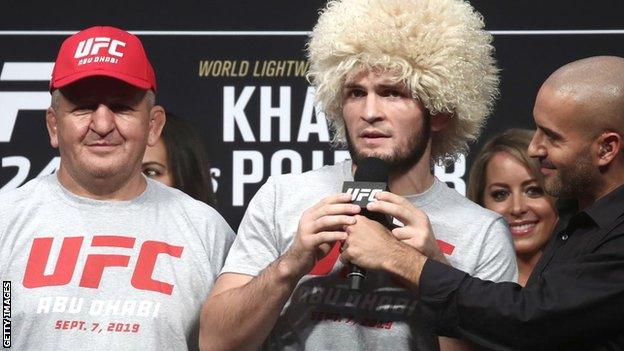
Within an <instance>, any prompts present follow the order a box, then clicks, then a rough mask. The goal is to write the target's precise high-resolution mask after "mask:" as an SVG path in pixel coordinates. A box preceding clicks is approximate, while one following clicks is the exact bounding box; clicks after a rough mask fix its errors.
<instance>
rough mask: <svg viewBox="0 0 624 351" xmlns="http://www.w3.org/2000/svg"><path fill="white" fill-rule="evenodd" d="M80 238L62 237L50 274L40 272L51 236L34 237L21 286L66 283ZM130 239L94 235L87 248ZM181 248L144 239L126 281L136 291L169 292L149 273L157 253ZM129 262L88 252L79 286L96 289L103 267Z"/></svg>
mask: <svg viewBox="0 0 624 351" xmlns="http://www.w3.org/2000/svg"><path fill="white" fill-rule="evenodd" d="M83 239H84V237H82V236H76V237H67V238H64V239H63V245H62V246H61V251H60V253H59V256H58V259H57V261H56V265H55V268H54V272H53V273H52V274H50V275H45V273H44V271H45V267H46V264H47V262H48V260H49V259H50V249H51V248H52V241H53V240H54V238H36V239H34V240H33V244H32V247H31V249H30V254H29V256H28V263H27V264H26V272H25V273H24V280H23V282H22V283H23V284H24V287H26V288H29V289H32V288H40V287H44V286H60V285H66V284H68V283H69V282H70V281H71V279H72V277H73V275H74V271H75V268H76V263H77V262H78V255H79V254H80V249H81V247H82V242H83ZM134 242H135V238H132V237H127V236H114V235H95V236H93V240H92V241H91V247H115V248H126V249H132V248H134ZM182 250H184V248H183V247H180V246H174V245H169V244H167V243H164V242H161V241H151V240H148V241H145V242H144V243H143V244H142V245H141V249H140V250H139V256H138V258H137V260H136V265H135V267H134V272H133V274H132V279H131V280H130V283H131V284H132V286H133V287H135V288H136V289H140V290H151V291H156V292H159V293H163V294H167V295H171V292H172V291H173V285H171V284H169V283H166V282H162V281H158V280H155V279H152V274H153V273H154V268H155V267H156V261H157V260H158V255H159V254H164V255H169V256H172V257H177V258H179V257H180V256H181V255H182ZM129 261H130V256H129V255H118V254H117V255H113V254H89V255H87V258H86V260H85V264H84V269H83V270H82V277H81V278H80V284H79V286H81V287H83V288H93V289H97V288H98V287H99V286H100V281H101V280H102V274H103V273H104V269H105V268H106V267H128V262H129Z"/></svg>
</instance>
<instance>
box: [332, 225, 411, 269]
mask: <svg viewBox="0 0 624 351" xmlns="http://www.w3.org/2000/svg"><path fill="white" fill-rule="evenodd" d="M355 219H356V221H355V224H352V225H350V226H348V227H347V228H346V231H347V234H348V238H347V240H345V242H344V244H343V246H342V248H343V251H342V254H341V255H340V259H341V260H342V261H343V262H345V263H347V262H350V263H352V264H356V265H358V266H360V267H362V268H366V269H375V270H380V269H383V268H384V263H385V261H386V260H388V259H389V258H390V257H392V256H393V254H394V253H395V252H396V251H397V250H400V247H399V246H401V243H400V242H399V241H398V240H397V239H396V238H395V237H394V236H392V234H391V233H390V231H389V230H388V228H386V227H385V226H383V225H382V224H380V223H379V222H377V221H374V220H371V219H368V218H366V217H364V216H360V215H357V216H355Z"/></svg>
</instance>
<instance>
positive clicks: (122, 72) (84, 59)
mask: <svg viewBox="0 0 624 351" xmlns="http://www.w3.org/2000/svg"><path fill="white" fill-rule="evenodd" d="M93 76H107V77H112V78H117V79H119V80H122V81H124V82H126V83H128V84H130V85H133V86H135V87H137V88H140V89H145V90H147V89H152V90H154V91H156V74H154V69H153V68H152V65H151V64H150V62H149V60H148V59H147V55H146V54H145V50H144V49H143V45H142V44H141V41H140V40H139V38H137V37H136V36H134V35H132V34H130V33H128V32H126V31H123V30H121V29H118V28H114V27H105V26H97V27H91V28H88V29H85V30H83V31H80V32H78V33H76V34H74V35H72V36H71V37H69V38H67V39H65V41H64V42H63V44H61V49H60V50H59V53H58V56H57V58H56V62H55V63H54V70H53V71H52V79H51V80H50V90H53V89H58V88H62V87H64V86H66V85H68V84H71V83H73V82H75V81H77V80H80V79H83V78H87V77H93Z"/></svg>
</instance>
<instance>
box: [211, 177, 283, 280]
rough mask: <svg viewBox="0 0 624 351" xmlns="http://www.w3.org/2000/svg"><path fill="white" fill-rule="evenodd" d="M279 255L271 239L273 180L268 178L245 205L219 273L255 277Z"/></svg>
mask: <svg viewBox="0 0 624 351" xmlns="http://www.w3.org/2000/svg"><path fill="white" fill-rule="evenodd" d="M279 255H280V254H279V250H278V245H277V240H276V238H275V183H274V180H273V177H269V179H268V180H267V181H266V183H265V184H264V185H262V187H261V188H260V190H258V192H257V193H256V195H255V196H254V197H253V199H251V201H250V202H249V205H248V206H247V211H246V212H245V215H244V216H243V219H242V221H241V224H240V226H239V228H238V233H237V235H236V239H235V240H234V244H233V245H232V248H231V249H230V253H229V254H228V257H227V259H226V261H225V266H224V267H223V269H222V270H221V274H223V273H239V274H247V275H251V276H256V275H258V274H259V273H260V271H261V270H263V269H264V268H265V267H267V266H268V265H269V264H270V263H271V262H273V261H275V260H276V259H277V258H278V257H279Z"/></svg>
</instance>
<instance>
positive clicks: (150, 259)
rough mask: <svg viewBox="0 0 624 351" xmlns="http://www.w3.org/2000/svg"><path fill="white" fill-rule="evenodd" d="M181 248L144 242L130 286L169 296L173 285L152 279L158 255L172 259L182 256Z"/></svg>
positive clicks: (155, 242)
mask: <svg viewBox="0 0 624 351" xmlns="http://www.w3.org/2000/svg"><path fill="white" fill-rule="evenodd" d="M182 250H184V248H183V247H181V246H174V245H169V244H167V243H164V242H161V241H146V242H144V243H143V245H141V252H139V258H138V259H137V263H136V267H135V268H134V273H133V274H132V280H131V283H132V286H134V287H135V288H137V289H141V290H151V291H156V292H160V293H163V294H167V295H171V292H172V291H173V285H171V284H168V283H165V282H161V281H158V280H154V279H152V274H153V273H154V268H155V267H156V260H157V259H158V254H161V253H162V254H167V255H169V256H172V257H178V258H179V257H180V256H181V255H182Z"/></svg>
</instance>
